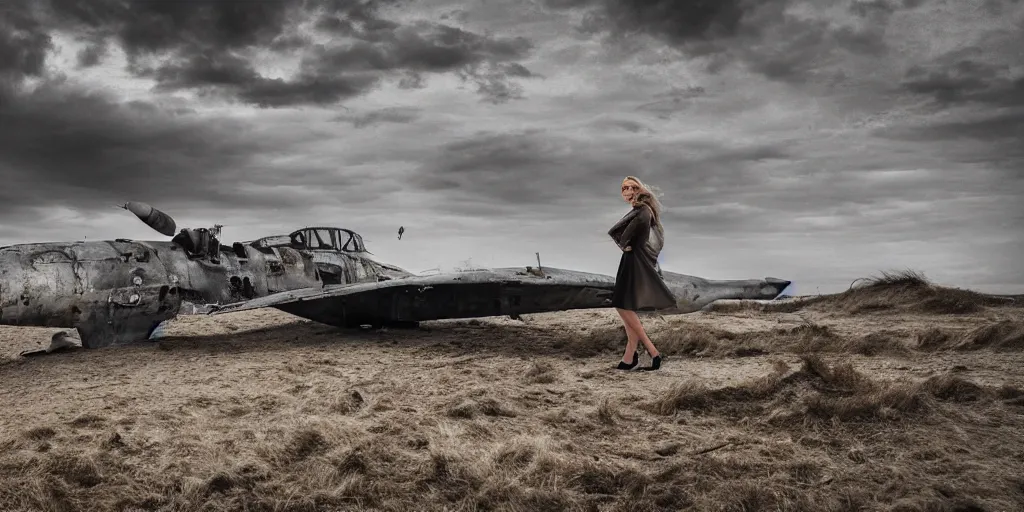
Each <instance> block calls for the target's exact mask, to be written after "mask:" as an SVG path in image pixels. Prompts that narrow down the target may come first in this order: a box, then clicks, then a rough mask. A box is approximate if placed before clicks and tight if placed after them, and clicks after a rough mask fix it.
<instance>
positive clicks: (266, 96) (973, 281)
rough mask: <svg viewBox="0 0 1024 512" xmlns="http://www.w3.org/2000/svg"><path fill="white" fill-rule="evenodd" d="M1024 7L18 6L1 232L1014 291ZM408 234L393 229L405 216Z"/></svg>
mask: <svg viewBox="0 0 1024 512" xmlns="http://www.w3.org/2000/svg"><path fill="white" fill-rule="evenodd" d="M1021 34H1024V2H1021V1H1020V0H977V1H964V0H858V1H852V0H842V1H840V0H824V1H822V0H759V1H750V0H721V1H718V2H698V1H686V0H645V1H640V0H634V1H627V0H486V1H482V0H477V1H466V2H454V1H445V0H426V1H414V0H409V1H398V0H392V1H389V0H379V1H372V2H371V1H364V2H356V1H343V0H320V1H317V0H297V1H278V0H224V1H214V0H190V1H156V0H145V1H142V0H139V1H132V0H93V1H90V2H80V1H75V0H7V1H4V2H3V6H2V7H0V177H2V178H3V182H2V184H3V186H2V187H0V244H12V243H24V242H40V241H53V240H77V239H82V238H88V239H90V240H93V239H112V238H117V237H132V238H139V239H162V235H159V234H158V233H156V232H154V231H151V230H149V229H148V228H147V227H145V226H144V225H142V224H141V223H139V222H138V221H136V220H135V219H134V218H133V217H132V216H131V215H130V214H129V213H128V212H125V211H123V210H117V209H115V208H114V207H113V206H114V205H117V204H120V203H124V202H125V201H128V200H138V201H146V202H149V203H151V204H153V205H154V206H156V207H158V208H160V209H162V210H164V211H166V212H167V213H169V214H171V215H172V216H173V217H174V218H175V219H176V220H177V221H178V224H179V226H193V227H204V226H209V225H212V224H214V223H221V224H224V225H225V228H224V238H225V241H228V242H230V241H235V240H245V239H253V238H257V237H260V236H263V235H268V234H274V233H287V232H290V231H292V230H294V229H297V228H299V227H302V226H305V225H314V224H319V225H324V224H326V225H336V226H341V227H348V228H351V229H355V230H357V231H359V232H361V233H363V235H364V237H365V238H366V239H367V245H368V247H369V248H370V250H371V251H373V252H374V253H376V254H377V255H378V257H379V258H380V259H382V260H384V261H388V262H392V263H395V264H398V265H401V266H404V267H406V268H408V269H410V270H413V271H421V270H425V269H430V268H434V267H440V268H441V269H451V268H453V267H456V266H460V265H462V264H463V263H464V262H465V260H467V259H471V262H472V264H474V265H478V266H514V265H527V264H532V263H533V261H534V253H535V252H540V253H541V258H542V263H544V264H548V265H552V266H558V267H566V268H575V269H580V270H588V271H595V272H602V273H606V274H614V271H615V267H616V265H617V263H618V258H619V253H618V250H617V249H616V247H615V245H614V244H613V243H612V242H611V241H610V240H609V239H608V238H607V235H605V233H606V231H607V229H608V228H609V227H610V226H611V224H613V223H614V222H615V221H616V220H617V219H618V218H619V217H620V216H621V215H622V214H623V213H624V212H625V210H626V209H627V206H626V205H624V204H623V203H622V202H621V199H619V197H618V189H619V181H620V179H621V178H622V177H623V176H624V175H627V174H635V175H638V176H640V177H641V178H643V179H645V180H646V181H648V182H650V183H652V184H654V185H657V186H658V187H659V188H660V189H661V191H662V192H663V194H664V195H663V197H662V200H663V202H664V204H665V207H666V211H665V216H664V221H665V224H666V235H667V242H666V246H665V250H664V253H663V265H664V267H665V268H666V269H669V270H672V271H676V272H682V273H687V274H695V275H700V276H705V277H709V278H751V277H763V276H768V275H770V276H775V277H781V278H787V279H791V280H793V281H795V283H796V286H797V288H796V292H797V293H815V292H816V291H821V292H831V291H838V290H842V289H845V288H846V287H847V286H848V285H849V283H850V282H851V281H852V280H854V279H856V278H858V277H863V276H867V275H872V274H876V273H877V272H879V271H881V270H889V269H903V268H913V269H917V270H920V271H923V272H925V274H926V275H927V276H929V277H931V278H932V279H933V280H935V281H938V282H940V283H942V284H948V285H952V286H960V287H970V288H974V289H978V290H982V291H990V292H998V293H1004V292H1014V293H1020V292H1022V291H1024V57H1022V54H1021V48H1024V36H1022V35H1021ZM400 225H404V226H405V236H403V239H402V240H401V241H399V240H397V235H396V231H397V229H398V226H400Z"/></svg>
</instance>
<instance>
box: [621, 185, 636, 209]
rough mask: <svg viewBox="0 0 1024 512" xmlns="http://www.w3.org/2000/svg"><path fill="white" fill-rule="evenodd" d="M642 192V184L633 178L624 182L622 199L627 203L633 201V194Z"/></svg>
mask: <svg viewBox="0 0 1024 512" xmlns="http://www.w3.org/2000/svg"><path fill="white" fill-rule="evenodd" d="M637 192H640V185H639V184H638V183H637V182H635V181H633V180H626V181H623V182H622V199H623V200H624V201H626V202H627V203H630V204H632V203H633V196H635V195H636V194H637Z"/></svg>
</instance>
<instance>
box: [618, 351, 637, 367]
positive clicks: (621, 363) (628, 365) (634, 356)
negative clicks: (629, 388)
mask: <svg viewBox="0 0 1024 512" xmlns="http://www.w3.org/2000/svg"><path fill="white" fill-rule="evenodd" d="M639 362H640V351H639V350H638V351H636V352H633V362H632V363H629V364H626V362H625V361H619V365H618V366H616V367H615V369H616V370H632V369H633V368H636V365H637V363H639Z"/></svg>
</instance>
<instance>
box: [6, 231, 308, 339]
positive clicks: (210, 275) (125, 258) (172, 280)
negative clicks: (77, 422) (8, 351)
mask: <svg viewBox="0 0 1024 512" xmlns="http://www.w3.org/2000/svg"><path fill="white" fill-rule="evenodd" d="M319 285H320V278H319V273H318V272H317V266H316V264H315V263H314V262H313V260H312V256H311V255H309V254H303V252H300V251H298V250H295V249H292V248H288V247H273V248H263V249H258V248H256V247H254V246H252V245H246V244H234V246H233V247H226V246H221V245H219V244H217V246H216V247H215V248H214V250H211V251H208V252H206V253H203V252H202V251H200V252H199V253H198V254H197V253H190V251H186V250H185V249H184V248H183V247H182V246H181V245H180V244H179V243H176V242H174V241H171V242H148V241H133V240H124V239H120V240H114V241H97V242H70V243H38V244H21V245H12V246H7V247H2V248H0V324H6V325H29V326H41V327H65V328H77V329H78V331H79V333H80V335H81V338H82V344H83V346H86V347H87V348H95V347H99V346H106V345H114V344H120V343H126V342H130V341H136V340H139V339H145V338H146V337H148V335H149V333H150V332H151V331H152V330H153V329H154V328H155V327H156V326H157V325H159V323H160V322H162V321H164V320H168V319H170V318H173V317H174V316H176V315H177V314H178V312H179V310H180V309H181V307H182V305H183V304H184V305H186V306H187V305H189V304H198V305H205V304H230V303H234V302H240V301H244V300H248V299H251V298H254V297H260V296H265V295H268V294H271V293H276V292H279V291H285V290H292V289H299V288H308V287H311V286H319Z"/></svg>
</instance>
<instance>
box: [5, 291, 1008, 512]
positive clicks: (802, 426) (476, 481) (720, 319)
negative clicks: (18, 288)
mask: <svg viewBox="0 0 1024 512" xmlns="http://www.w3.org/2000/svg"><path fill="white" fill-rule="evenodd" d="M616 320H617V316H616V315H615V313H614V312H613V311H610V310H608V311H605V310H594V311H577V312H565V313H554V314H543V315H531V316H528V317H524V320H522V321H516V320H510V319H507V318H488V319H480V320H471V321H440V322H428V323H424V324H423V325H422V326H421V327H420V328H419V329H413V330H394V329H392V330H385V331H373V330H365V331H352V330H341V329H336V328H332V327H328V326H324V325H320V324H316V323H312V322H308V321H304V320H301V319H297V318H296V317H292V316H290V315H287V314H285V313H282V312H278V311H276V310H259V311H252V312H243V313H235V314H229V315H220V316H185V317H179V318H178V319H176V320H174V321H172V322H171V323H170V324H169V325H168V330H167V333H168V337H166V338H164V339H161V340H160V341H159V342H153V343H145V344H139V345H134V346H129V347H121V348H110V349H101V350H91V351H86V350H75V351H71V352H67V353H59V354H52V355H48V356H44V357H35V358H19V357H17V354H18V353H19V352H20V351H22V350H25V349H31V348H38V347H39V346H40V345H42V346H45V345H46V344H47V343H48V342H49V336H50V334H52V333H53V332H56V330H53V329H38V328H14V327H0V361H2V363H0V404H2V409H3V414H2V415H0V448H2V451H0V509H2V510H12V511H13V510H736V511H749V510H851V511H852V510H922V511H924V510H928V511H939V510H949V511H953V510H961V511H967V510H989V511H999V510H1005V511H1012V510H1024V469H1022V468H1024V466H1022V465H1021V463H1020V461H1021V460H1024V402H1022V398H1021V396H1022V394H1024V393H1022V392H1021V389H1024V374H1022V373H1021V371H1020V369H1021V368H1022V367H1024V338H1022V335H1024V328H1022V327H1024V308H1020V307H984V308H981V310H979V311H976V312H973V313H971V314H943V315H940V314H923V313H922V314H913V313H906V312H901V313H897V312H891V311H880V312H869V313H860V314H847V313H845V312H843V311H841V310H839V309H836V308H832V309H828V308H819V309H814V308H804V309H797V310H795V311H791V312H765V311H761V310H760V309H759V308H758V307H757V306H756V305H754V306H750V307H748V306H746V305H745V304H744V303H736V304H731V305H730V304H726V305H725V306H723V307H720V308H718V310H717V311H708V312H700V313H695V314H691V315H682V316H675V317H646V318H644V323H645V325H646V326H647V329H648V332H649V333H650V335H651V338H652V339H653V340H654V342H655V343H656V344H657V345H658V346H659V349H660V350H661V351H662V352H663V354H665V362H664V366H663V368H662V369H661V370H660V371H658V372H635V371H634V372H622V371H616V370H613V369H612V368H613V367H614V365H615V364H616V363H617V362H618V359H619V357H620V356H621V353H622V352H621V351H622V347H623V346H624V333H623V331H622V330H621V328H620V327H618V324H617V322H616ZM990 331H991V332H990ZM993 333H994V334H993ZM648 363H649V357H647V356H646V355H642V356H641V363H640V365H641V366H644V365H646V364H648Z"/></svg>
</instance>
